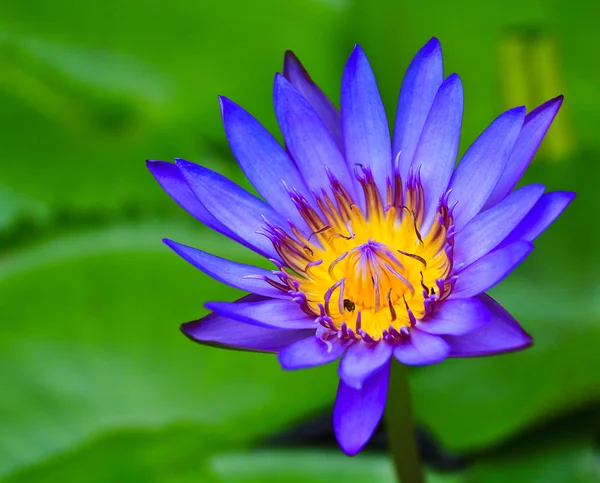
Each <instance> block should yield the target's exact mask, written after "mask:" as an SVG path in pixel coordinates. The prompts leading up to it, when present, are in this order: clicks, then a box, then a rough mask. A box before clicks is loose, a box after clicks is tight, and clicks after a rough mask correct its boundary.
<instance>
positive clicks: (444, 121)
mask: <svg viewBox="0 0 600 483" xmlns="http://www.w3.org/2000/svg"><path fill="white" fill-rule="evenodd" d="M220 101H221V113H222V116H223V122H224V125H225V132H226V135H227V139H228V141H229V144H230V146H231V149H232V151H233V154H234V156H235V157H236V159H237V161H238V162H239V164H240V166H241V168H242V170H243V171H244V173H245V174H246V176H247V177H248V179H249V180H250V181H251V182H252V184H253V185H254V186H255V187H256V189H257V191H258V192H259V193H260V195H261V196H262V199H259V198H257V197H255V196H254V195H252V194H250V193H248V192H247V191H245V190H243V189H242V188H240V187H239V186H237V185H236V184H234V183H233V182H231V181H229V180H228V179H226V178H225V177H223V176H221V175H220V174H218V173H215V172H213V171H211V170H209V169H207V168H205V167H202V166H198V165H196V164H193V163H190V162H187V161H184V160H180V159H178V160H176V163H175V164H171V163H167V162H163V161H149V162H148V167H149V169H150V171H151V172H152V174H153V175H154V176H155V177H156V179H157V181H158V182H159V183H160V184H161V186H162V187H163V188H164V189H165V190H166V191H167V193H169V195H170V196H171V197H172V198H173V199H174V200H175V201H176V202H177V203H179V204H180V205H181V206H182V207H183V208H185V209H186V210H187V211H188V212H190V213H191V214H192V215H193V216H195V217H196V218H197V219H199V220H200V221H201V222H203V223H204V224H206V225H208V226H209V227H211V228H212V229H214V230H216V231H217V232H219V233H222V234H224V235H225V236H227V237H230V238H232V239H233V240H236V241H237V242H239V243H241V244H242V245H244V246H246V247H248V248H249V249H251V250H253V251H255V252H257V253H259V254H260V255H262V256H264V257H266V258H268V259H269V260H270V262H271V263H272V264H273V269H272V270H265V269H262V268H258V267H254V266H250V265H243V264H240V263H236V262H233V261H229V260H226V259H222V258H219V257H216V256H214V255H211V254H209V253H206V252H203V251H201V250H198V249H195V248H191V247H188V246H185V245H181V244H179V243H176V242H174V241H171V240H165V243H167V245H169V246H170V247H171V248H172V249H173V250H174V251H175V252H177V253H178V254H179V255H180V256H182V257H183V258H184V259H186V260H187V261H188V262H190V263H191V264H193V265H194V266H196V267H197V268H199V269H200V270H202V271H203V272H205V273H207V274H208V275H210V276H212V277H213V278H215V279H216V280H218V281H220V282H222V283H225V284H228V285H231V286H233V287H236V288H238V289H242V290H244V291H247V292H249V293H250V295H247V296H246V297H243V298H242V299H240V300H238V301H236V302H210V303H207V304H206V307H207V308H209V309H210V310H212V313H211V314H210V315H208V316H207V317H205V318H204V319H202V320H198V321H194V322H190V323H187V324H184V325H183V326H182V330H183V332H184V333H185V334H186V335H188V336H189V337H190V338H192V339H194V340H196V341H198V342H200V343H205V344H211V345H223V346H229V347H236V348H243V349H247V350H253V351H261V352H275V353H277V354H278V358H279V362H280V363H281V365H282V366H283V367H284V368H286V369H300V368H305V367H311V366H317V365H321V364H326V363H329V362H333V361H334V360H336V359H338V358H341V361H340V365H339V376H340V382H339V387H338V393H337V399H336V404H335V408H334V414H333V418H334V428H335V433H336V437H337V439H338V441H339V444H340V446H341V447H342V449H343V450H344V451H345V452H346V453H347V454H350V455H352V454H356V453H358V452H359V451H360V450H361V449H362V447H363V446H364V445H365V444H366V443H367V441H368V440H369V438H370V437H371V434H372V433H373V431H374V429H375V427H376V425H377V423H378V422H379V420H380V419H381V416H382V414H383V410H384V406H385V401H386V396H387V387H388V379H389V377H388V376H389V367H390V361H391V359H392V358H395V359H397V360H398V361H400V362H401V363H404V364H407V365H424V364H434V363H438V362H441V361H443V360H444V359H446V358H448V357H472V356H483V355H489V354H495V353H502V352H508V351H514V350H518V349H522V348H525V347H527V346H529V345H530V344H531V343H532V339H531V337H530V336H529V335H528V334H527V333H526V332H525V331H524V330H523V329H522V328H521V327H520V325H519V324H518V323H517V322H516V321H515V320H514V319H513V318H512V317H511V315H510V314H509V313H508V312H506V310H504V309H503V308H502V307H501V306H500V305H499V304H498V303H497V302H495V301H494V300H493V299H492V298H491V297H489V296H488V295H486V294H485V293H484V292H485V291H486V290H488V289H489V288H491V287H492V286H494V285H495V284H497V283H498V282H499V281H500V280H502V279H503V278H504V277H505V276H506V275H507V274H508V273H509V272H510V271H511V270H512V269H513V268H515V266H517V265H518V264H519V263H520V262H521V261H522V260H523V259H524V258H525V257H526V256H527V255H528V254H529V253H530V251H531V250H532V248H533V245H532V242H533V241H534V240H535V238H537V237H538V236H539V235H540V233H542V232H543V231H544V230H545V229H546V228H547V227H548V226H549V225H550V224H551V223H552V222H553V221H554V220H555V219H556V218H557V217H558V216H559V215H560V213H561V212H562V211H563V210H564V209H565V208H566V206H567V205H568V204H569V203H570V202H571V200H572V199H573V197H574V194H573V193H568V192H549V193H545V188H544V186H542V185H538V184H535V185H528V186H524V187H522V188H520V189H517V190H514V188H515V186H516V184H517V182H518V181H519V179H520V178H521V175H522V174H523V172H524V171H525V169H526V167H527V165H528V164H529V162H530V161H531V159H532V157H533V156H534V154H535V152H536V151H537V149H538V146H539V145H540V143H541V141H542V139H543V137H544V136H545V134H546V131H547V130H548V128H549V127H550V124H551V123H552V121H553V119H554V116H555V115H556V113H557V112H558V109H559V107H560V105H561V103H562V96H559V97H556V98H554V99H551V100H549V101H548V102H546V103H545V104H542V105H541V106H539V107H538V108H536V109H534V110H533V111H531V112H529V113H526V111H525V108H524V107H516V108H514V109H511V110H509V111H507V112H505V113H503V114H501V115H500V116H498V117H497V118H496V119H495V120H493V121H492V123H491V124H490V125H489V127H487V129H485V130H484V131H483V133H482V134H481V135H480V136H479V137H478V138H477V139H476V140H475V142H474V143H473V144H472V145H471V147H470V148H469V149H468V150H467V151H466V153H465V154H464V156H463V157H462V159H461V160H460V163H459V164H458V167H456V168H455V163H456V159H457V152H458V145H459V139H460V128H461V122H462V112H463V89H462V84H461V81H460V78H459V77H458V76H457V75H456V74H451V75H449V76H447V77H445V76H444V72H443V67H442V51H441V47H440V44H439V42H438V40H437V39H435V38H434V39H431V40H430V41H429V42H428V43H427V44H426V45H425V46H424V47H423V48H422V49H421V50H420V51H419V52H418V53H417V55H416V57H415V58H414V60H413V61H412V62H411V64H410V65H409V67H408V70H407V72H406V76H405V78H404V81H403V84H402V88H401V90H400V97H399V101H398V108H397V112H396V118H395V124H394V132H393V137H391V136H390V131H389V127H388V120H387V117H386V113H385V110H384V108H383V104H382V102H381V97H380V95H379V92H378V88H377V84H376V82H375V77H374V75H373V72H372V71H371V68H370V66H369V62H368V60H367V57H366V56H365V54H364V52H363V51H362V49H361V48H360V47H358V46H356V47H355V49H354V51H353V52H352V54H351V55H350V58H349V60H348V62H347V64H346V67H345V69H344V73H343V77H342V92H341V109H340V111H339V112H338V110H337V109H336V108H335V107H334V106H333V104H332V103H331V102H330V101H329V99H328V98H327V97H326V96H325V94H324V93H323V92H322V91H321V90H320V89H319V87H317V85H316V84H315V83H314V82H313V81H312V80H311V78H310V77H309V76H308V74H307V72H306V70H305V69H304V68H303V66H302V65H301V64H300V62H299V61H298V59H297V58H296V57H295V56H294V55H293V54H292V53H291V52H288V53H286V55H285V63H284V73H283V75H281V74H277V76H276V77H275V83H274V102H275V111H276V115H277V120H278V123H279V126H280V128H281V131H282V133H283V137H284V139H285V146H286V149H284V148H283V147H282V146H281V145H280V144H279V143H278V142H277V141H276V140H275V138H274V137H273V136H271V134H269V133H268V132H267V131H266V130H265V129H264V128H263V127H262V126H261V125H260V124H259V123H258V121H256V119H254V118H253V117H252V116H251V115H250V114H249V113H248V112H246V111H245V110H244V109H242V108H241V107H240V106H238V105H237V104H235V103H234V102H232V101H230V100H229V99H227V98H224V97H221V99H220Z"/></svg>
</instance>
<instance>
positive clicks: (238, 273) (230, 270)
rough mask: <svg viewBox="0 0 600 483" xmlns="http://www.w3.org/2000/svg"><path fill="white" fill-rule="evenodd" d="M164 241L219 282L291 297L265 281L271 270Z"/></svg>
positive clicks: (261, 293)
mask: <svg viewBox="0 0 600 483" xmlns="http://www.w3.org/2000/svg"><path fill="white" fill-rule="evenodd" d="M163 241H164V242H165V243H166V244H167V246H169V247H170V248H171V249H173V251H174V252H175V253H177V254H178V255H179V256H180V257H181V258H183V259H184V260H186V261H187V262H189V263H191V264H192V265H193V266H194V267H196V268H198V269H199V270H202V271H203V272H204V273H206V274H207V275H209V276H211V277H212V278H214V279H215V280H218V281H219V282H222V283H225V284H227V285H229V286H231V287H235V288H239V289H240V290H245V291H247V292H252V293H255V294H258V295H263V296H265V297H274V298H285V299H289V297H290V296H289V295H288V294H287V293H285V292H282V291H281V290H277V289H276V288H275V287H272V286H271V285H269V284H268V283H267V282H265V280H264V279H265V278H267V277H272V276H273V274H272V273H271V272H270V271H269V270H265V269H264V268H259V267H254V266H252V265H245V264H243V263H236V262H233V261H231V260H227V259H225V258H220V257H217V256H215V255H211V254H210V253H206V252H203V251H202V250H198V249H196V248H192V247H188V246H186V245H182V244H180V243H177V242H174V241H172V240H168V239H165V240H163Z"/></svg>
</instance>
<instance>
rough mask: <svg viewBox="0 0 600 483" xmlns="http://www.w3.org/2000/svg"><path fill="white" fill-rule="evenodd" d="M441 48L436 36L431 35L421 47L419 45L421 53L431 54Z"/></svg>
mask: <svg viewBox="0 0 600 483" xmlns="http://www.w3.org/2000/svg"><path fill="white" fill-rule="evenodd" d="M441 50H442V44H441V43H440V40H439V39H438V38H437V37H431V38H430V39H429V40H428V41H427V43H425V45H424V46H423V47H421V52H420V53H421V54H423V55H431V54H432V53H434V52H437V51H440V52H441Z"/></svg>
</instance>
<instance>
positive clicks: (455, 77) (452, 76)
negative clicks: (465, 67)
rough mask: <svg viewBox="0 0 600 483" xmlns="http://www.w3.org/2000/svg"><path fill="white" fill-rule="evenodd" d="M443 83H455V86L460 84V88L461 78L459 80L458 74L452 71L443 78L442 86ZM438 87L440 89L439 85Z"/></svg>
mask: <svg viewBox="0 0 600 483" xmlns="http://www.w3.org/2000/svg"><path fill="white" fill-rule="evenodd" d="M444 84H446V85H456V86H457V87H458V86H460V88H461V89H462V80H461V78H460V76H459V75H458V74H457V73H456V72H453V73H452V74H450V75H449V76H448V77H446V79H444V82H443V83H442V86H443V85H444ZM440 89H441V87H440Z"/></svg>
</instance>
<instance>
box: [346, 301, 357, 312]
mask: <svg viewBox="0 0 600 483" xmlns="http://www.w3.org/2000/svg"><path fill="white" fill-rule="evenodd" d="M344 308H345V309H346V310H347V311H348V312H354V310H355V309H356V304H355V303H354V302H352V300H350V299H344Z"/></svg>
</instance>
